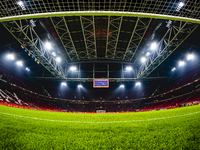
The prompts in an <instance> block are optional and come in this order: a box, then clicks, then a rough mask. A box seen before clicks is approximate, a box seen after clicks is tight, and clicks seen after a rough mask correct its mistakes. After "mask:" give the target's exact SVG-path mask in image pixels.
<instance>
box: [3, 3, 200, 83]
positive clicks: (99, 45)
mask: <svg viewBox="0 0 200 150" xmlns="http://www.w3.org/2000/svg"><path fill="white" fill-rule="evenodd" d="M0 8H1V9H0V17H1V18H0V21H1V23H2V25H3V26H4V27H5V28H6V29H7V31H8V32H10V34H11V35H12V36H13V37H14V38H15V39H16V40H17V41H18V42H19V43H20V44H21V45H23V46H24V47H25V48H26V49H27V50H28V52H29V53H30V54H31V55H33V56H34V57H35V58H37V60H39V61H40V63H41V64H42V65H43V66H44V67H45V68H46V69H47V70H48V71H49V72H50V73H51V74H52V75H53V76H54V77H55V78H53V79H63V80H69V81H91V79H93V78H95V76H93V77H92V78H81V74H80V69H79V76H78V78H75V79H74V78H73V79H70V78H68V76H67V68H68V66H69V64H72V63H79V64H81V63H83V62H88V63H96V62H98V63H108V66H107V69H108V70H107V71H108V75H107V78H109V63H118V62H119V63H122V64H123V63H125V64H126V63H129V64H130V65H131V66H132V67H133V68H134V70H135V75H134V77H133V78H128V79H123V78H124V76H123V65H122V69H121V70H122V75H121V78H118V79H117V78H109V79H110V80H113V81H122V80H123V81H133V80H145V79H148V77H149V75H150V74H151V73H152V72H153V71H154V70H155V69H156V68H157V67H158V66H160V65H161V64H162V63H163V62H164V61H165V60H166V59H167V58H168V57H169V56H170V55H171V54H172V53H173V52H174V51H176V50H177V49H178V48H179V47H180V45H181V44H182V43H183V42H184V41H185V40H186V39H187V38H188V37H189V36H190V35H191V34H192V33H193V32H194V31H195V30H196V29H197V28H198V26H199V23H200V14H199V11H200V3H199V1H198V0H188V1H185V0H180V1H177V0H175V1H166V0H143V1H138V0H130V1H126V0H117V1H111V0H102V1H99V0H98V1H97V0H89V1H84V0H82V1H76V0H75V1H71V0H68V1H63V0H23V1H22V0H21V1H15V0H5V1H3V2H0ZM156 18H157V19H156ZM160 19H167V20H160ZM34 21H35V22H36V21H38V22H39V21H40V22H44V23H43V24H40V25H38V24H37V26H32V25H31V22H34ZM44 26H45V27H44ZM42 27H44V29H46V31H45V30H42V29H41V28H42ZM44 31H45V32H48V33H50V35H51V38H48V36H47V35H44ZM45 36H47V37H46V38H45ZM45 39H52V40H49V41H51V42H55V43H56V45H57V46H58V48H57V51H59V52H60V53H61V54H62V56H63V58H64V59H65V64H60V63H58V62H57V61H56V59H55V57H53V56H52V54H51V52H49V51H47V50H46V49H45ZM152 41H157V49H156V50H155V51H150V53H151V54H150V56H148V57H147V61H146V62H145V63H143V64H141V63H138V61H139V58H140V56H141V55H142V53H144V52H146V51H145V50H148V49H149V44H150V42H152ZM79 66H80V65H79ZM93 71H94V72H95V65H94V69H93ZM149 79H150V78H149ZM151 79H152V78H151ZM155 79H157V78H155Z"/></svg>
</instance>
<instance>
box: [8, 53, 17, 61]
mask: <svg viewBox="0 0 200 150" xmlns="http://www.w3.org/2000/svg"><path fill="white" fill-rule="evenodd" d="M7 58H8V59H10V60H14V59H15V56H14V54H8V55H7Z"/></svg>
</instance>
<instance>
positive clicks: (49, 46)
mask: <svg viewBox="0 0 200 150" xmlns="http://www.w3.org/2000/svg"><path fill="white" fill-rule="evenodd" d="M45 48H46V49H48V50H50V49H51V43H49V42H46V43H45Z"/></svg>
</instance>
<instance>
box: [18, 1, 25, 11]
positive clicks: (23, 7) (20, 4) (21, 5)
mask: <svg viewBox="0 0 200 150" xmlns="http://www.w3.org/2000/svg"><path fill="white" fill-rule="evenodd" d="M17 4H18V5H19V6H20V7H21V8H22V10H26V7H25V6H24V3H23V2H22V1H18V2H17Z"/></svg>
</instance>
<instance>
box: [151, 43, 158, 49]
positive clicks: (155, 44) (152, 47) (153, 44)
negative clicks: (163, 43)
mask: <svg viewBox="0 0 200 150" xmlns="http://www.w3.org/2000/svg"><path fill="white" fill-rule="evenodd" d="M150 48H151V50H155V49H156V48H157V43H156V42H153V43H151V46H150Z"/></svg>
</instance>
